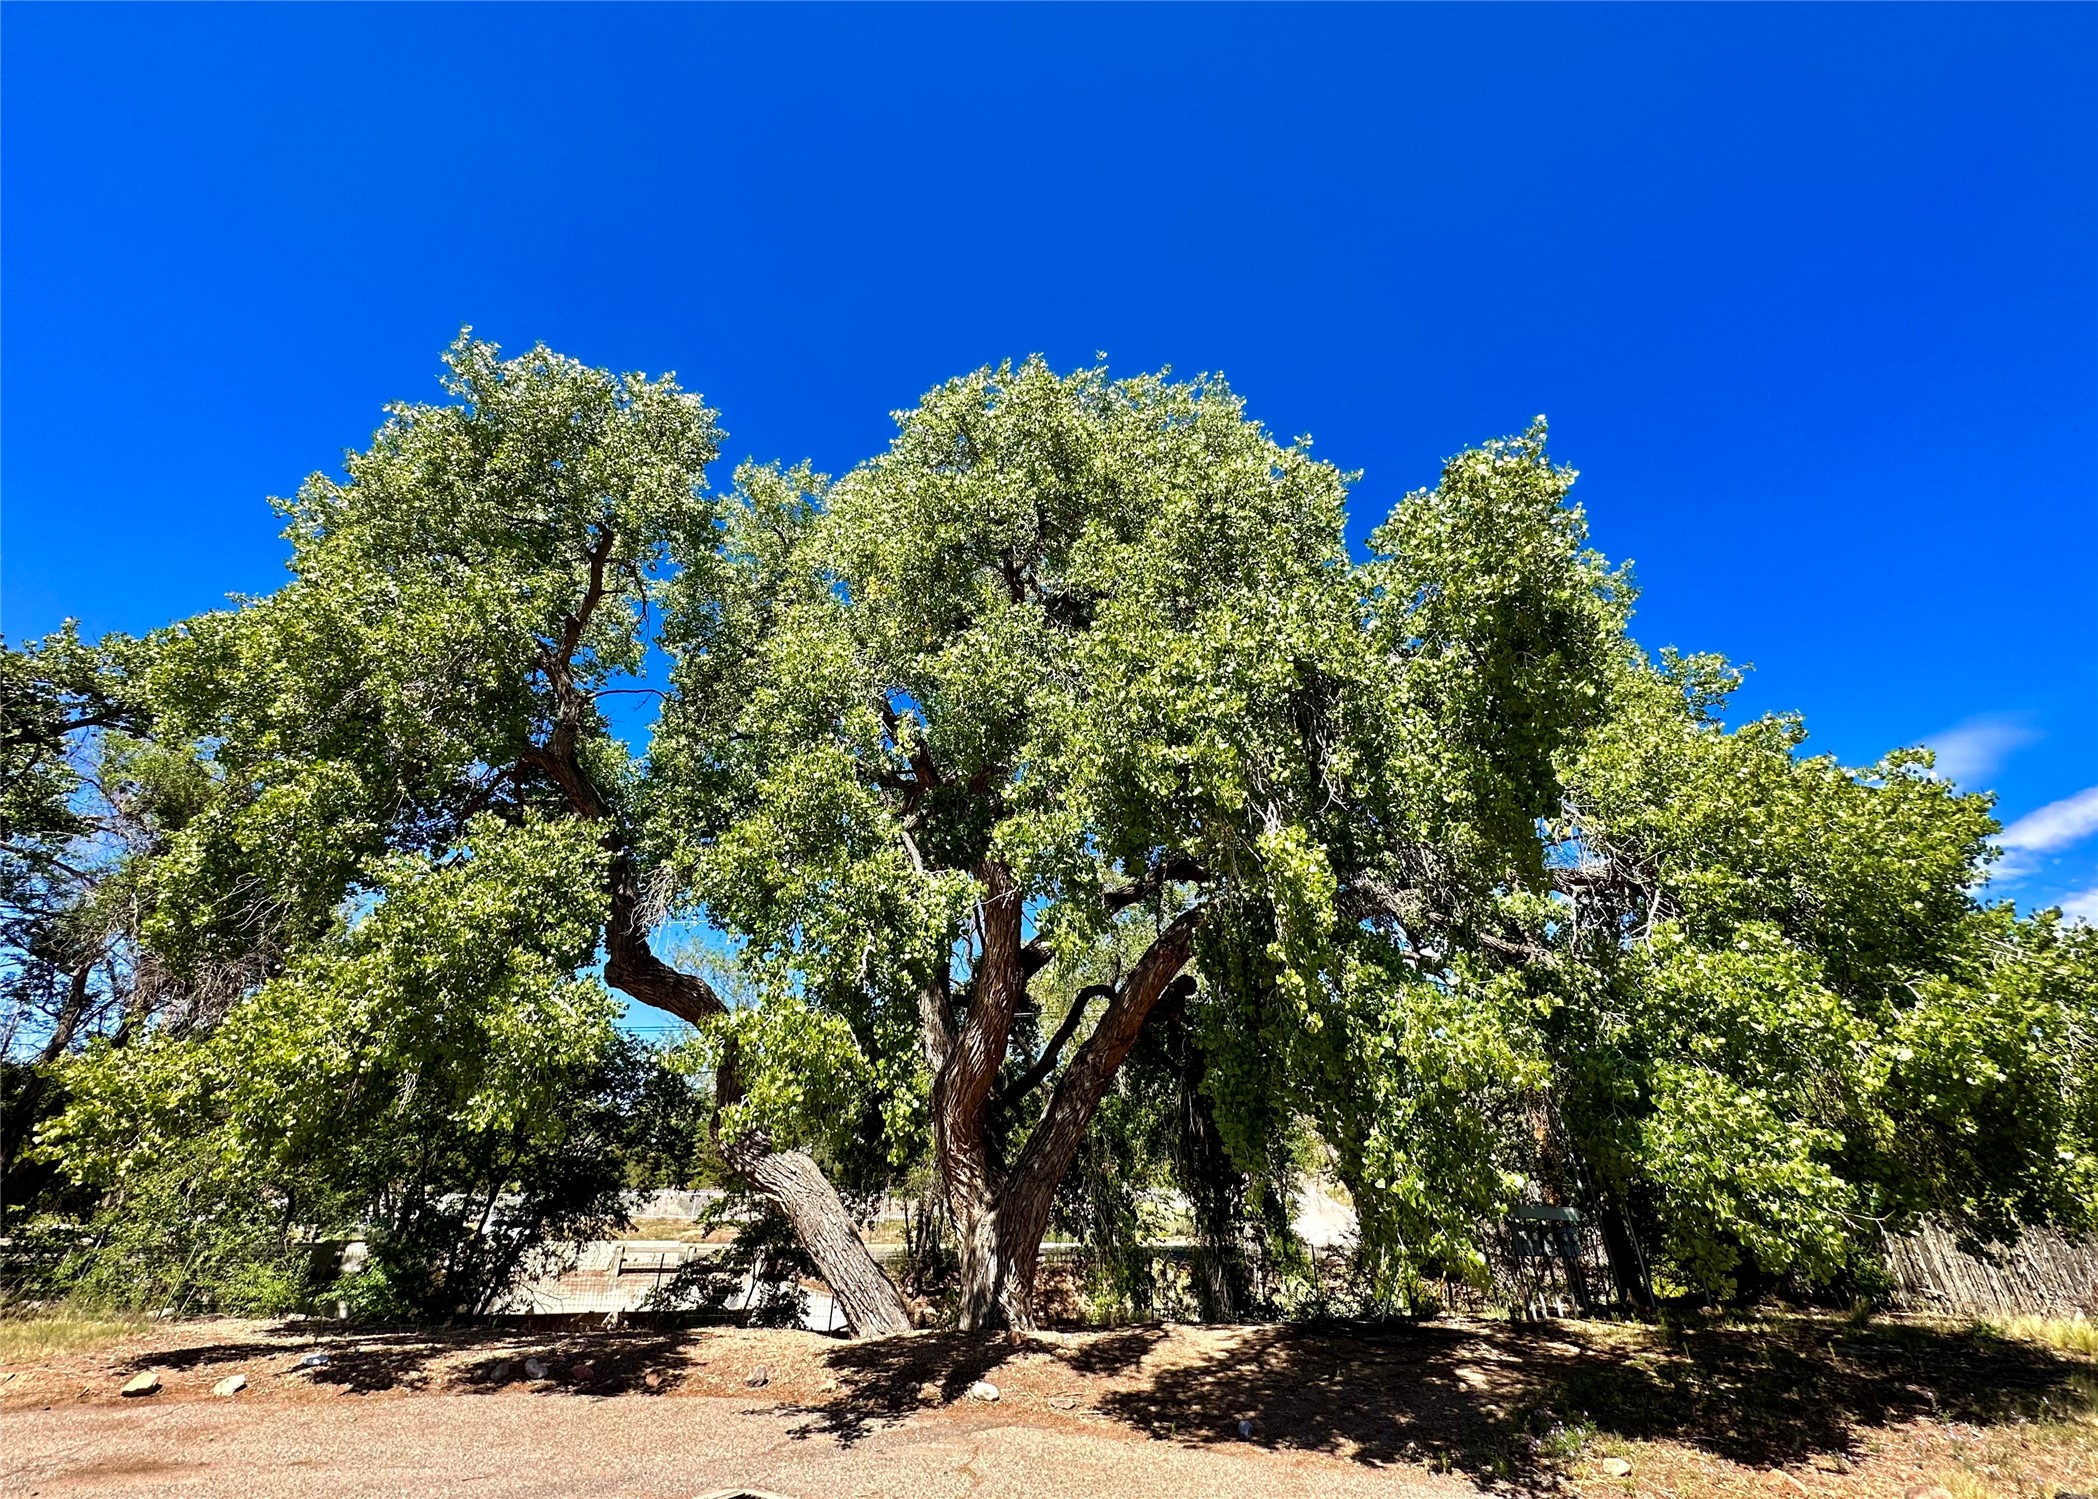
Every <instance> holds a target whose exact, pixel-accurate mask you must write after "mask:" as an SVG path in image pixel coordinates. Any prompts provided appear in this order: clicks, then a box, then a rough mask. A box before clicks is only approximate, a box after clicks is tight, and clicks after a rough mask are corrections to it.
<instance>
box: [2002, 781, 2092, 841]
mask: <svg viewBox="0 0 2098 1499" xmlns="http://www.w3.org/2000/svg"><path fill="white" fill-rule="evenodd" d="M2093 833H2098V786H2087V787H2085V788H2084V789H2083V790H2082V791H2079V792H2077V793H2076V794H2075V795H2074V796H2065V797H2063V798H2062V799H2061V800H2060V801H2058V802H2049V803H2048V804H2047V805H2046V806H2044V807H2041V808H2040V809H2039V810H2038V811H2035V812H2028V813H2026V814H2025V815H2024V816H2023V817H2021V818H2019V819H2018V820H2017V821H2016V822H2014V823H2012V824H2011V825H2010V826H2009V827H2007V828H2005V829H2004V830H2003V832H2002V833H2001V834H2000V835H1999V836H1998V837H1997V839H1996V841H1997V842H1998V843H2000V844H2002V845H2003V846H2004V847H2005V848H2006V849H2009V850H2011V851H2012V852H2014V853H2028V854H2043V853H2046V852H2047V851H2048V850H2050V849H2057V848H2067V847H2068V846H2069V845H2070V844H2072V843H2080V842H2082V841H2083V840H2084V839H2085V838H2088V837H2090V836H2091V834H2093Z"/></svg>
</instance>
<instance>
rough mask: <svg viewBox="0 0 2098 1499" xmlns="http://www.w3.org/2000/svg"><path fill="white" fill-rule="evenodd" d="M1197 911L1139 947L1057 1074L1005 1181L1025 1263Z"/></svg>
mask: <svg viewBox="0 0 2098 1499" xmlns="http://www.w3.org/2000/svg"><path fill="white" fill-rule="evenodd" d="M1204 914H1205V908H1203V907H1200V906H1198V907H1196V908H1195V909H1194V910H1192V911H1184V912H1182V913H1181V914H1180V915H1178V916H1176V917H1174V918H1173V920H1172V921H1170V922H1168V923H1167V924H1166V928H1165V930H1164V931H1162V932H1160V933H1159V934H1158V936H1157V937H1156V938H1154V939H1153V940H1152V942H1151V945H1150V946H1149V947H1148V948H1146V949H1145V950H1144V955H1143V956H1142V957H1141V958H1139V959H1137V962H1136V966H1135V967H1134V968H1132V969H1131V970H1130V972H1129V976H1128V977H1127V978H1125V979H1124V980H1123V981H1122V983H1121V986H1120V987H1119V988H1117V989H1116V990H1115V994H1114V998H1112V999H1111V1000H1109V1001H1108V1005H1107V1013H1106V1014H1104V1015H1102V1016H1101V1017H1100V1023H1099V1024H1098V1025H1096V1026H1094V1027H1093V1033H1092V1034H1091V1035H1090V1036H1087V1037H1086V1039H1085V1044H1084V1045H1082V1046H1080V1047H1079V1048H1078V1052H1077V1054H1076V1055H1075V1056H1073V1057H1072V1058H1071V1065H1070V1066H1068V1067H1066V1068H1065V1069H1064V1074H1063V1076H1062V1077H1061V1078H1059V1079H1057V1084H1056V1090H1055V1092H1053V1093H1052V1094H1050V1096H1049V1107H1048V1108H1047V1109H1046V1110H1045V1111H1044V1112H1043V1114H1042V1118H1041V1122H1040V1123H1038V1124H1037V1125H1035V1127H1034V1132H1033V1133H1032V1134H1031V1135H1029V1136H1028V1137H1027V1146H1026V1148H1025V1149H1024V1150H1023V1151H1022V1152H1021V1153H1020V1159H1019V1161H1018V1163H1017V1164H1016V1165H1015V1166H1014V1167H1013V1171H1012V1175H1011V1177H1010V1179H1009V1182H1008V1188H1007V1197H1008V1199H1009V1204H1008V1206H1007V1208H1006V1210H1005V1211H1006V1215H1007V1217H1008V1223H1007V1225H1006V1227H1007V1230H1008V1231H1009V1232H1010V1233H1012V1234H1015V1235H1017V1236H1018V1237H1017V1238H1015V1239H1014V1240H1013V1245H1014V1248H1015V1250H1016V1251H1017V1252H1020V1253H1024V1254H1027V1255H1028V1259H1029V1266H1030V1269H1031V1268H1032V1252H1033V1249H1034V1248H1036V1247H1038V1246H1039V1245H1040V1243H1041V1233H1042V1230H1043V1228H1045V1227H1046V1226H1047V1224H1048V1212H1049V1203H1050V1201H1051V1200H1052V1199H1053V1198H1054V1197H1055V1195H1056V1188H1057V1184H1058V1183H1059V1182H1061V1181H1062V1180H1063V1179H1064V1176H1065V1174H1066V1173H1067V1172H1068V1171H1069V1170H1070V1168H1071V1160H1072V1158H1073V1156H1075V1155H1076V1153H1077V1151H1078V1144H1079V1141H1080V1140H1081V1139H1083V1138H1084V1136H1085V1128H1086V1125H1087V1124H1088V1123H1089V1122H1090V1121H1091V1120H1092V1117H1093V1111H1094V1110H1095V1109H1097V1108H1098V1107H1099V1105H1100V1100H1101V1098H1102V1097H1104V1096H1105V1095H1106V1093H1107V1088H1108V1084H1109V1083H1111V1082H1113V1081H1114V1075H1115V1072H1116V1071H1117V1069H1119V1068H1120V1067H1121V1065H1122V1062H1123V1060H1124V1059H1125V1058H1126V1057H1127V1056H1128V1055H1129V1049H1130V1047H1132V1046H1134V1045H1135V1044H1136V1038H1137V1036H1138V1035H1139V1034H1140V1033H1141V1032H1142V1030H1143V1028H1144V1021H1145V1019H1146V1018H1148V1017H1149V1015H1150V1013H1151V1008H1152V1006H1153V1005H1155V1004H1157V1003H1158V1001H1159V998H1160V996H1162V995H1163V994H1164V993H1165V992H1166V986H1167V985H1168V984H1170V983H1172V981H1173V980H1174V979H1175V978H1176V977H1178V976H1179V974H1180V971H1181V969H1183V968H1185V967H1186V966H1187V961H1188V957H1189V955H1190V954H1191V953H1192V952H1193V951H1194V941H1195V931H1196V929H1197V928H1198V927H1199V926H1200V925H1201V924H1202V918H1203V916H1204ZM1030 1234H1031V1235H1032V1238H1031V1239H1029V1238H1028V1235H1030Z"/></svg>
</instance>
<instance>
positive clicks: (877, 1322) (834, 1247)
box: [722, 1130, 911, 1338]
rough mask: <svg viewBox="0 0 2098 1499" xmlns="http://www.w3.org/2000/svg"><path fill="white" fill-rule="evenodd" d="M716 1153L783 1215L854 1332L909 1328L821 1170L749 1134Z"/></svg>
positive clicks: (904, 1309)
mask: <svg viewBox="0 0 2098 1499" xmlns="http://www.w3.org/2000/svg"><path fill="white" fill-rule="evenodd" d="M722 1153H723V1154H724V1155H726V1156H727V1157H728V1162H729V1164H730V1165H731V1166H733V1167H735V1168H736V1170H737V1171H738V1172H740V1173H741V1174H742V1175H744V1176H746V1177H748V1178H749V1179H750V1181H751V1184H752V1185H753V1186H755V1187H756V1188H757V1189H758V1190H759V1191H760V1192H762V1193H763V1194H764V1196H765V1200H766V1201H768V1202H770V1203H772V1204H773V1205H774V1206H775V1207H777V1208H778V1209H779V1210H780V1211H781V1212H782V1213H784V1214H785V1215H786V1218H787V1221H788V1222H789V1223H790V1224H792V1225H793V1226H794V1237H795V1238H796V1239H798V1240H799V1241H800V1242H801V1247H802V1248H803V1249H805V1250H807V1251H808V1255H809V1258H810V1259H812V1260H814V1261H815V1262H816V1268H817V1269H819V1270H821V1271H822V1272H823V1279H824V1281H825V1283H826V1284H828V1285H829V1286H830V1289H831V1294H832V1295H833V1296H835V1297H837V1299H838V1306H839V1307H840V1309H842V1310H843V1311H844V1313H845V1320H846V1321H847V1322H848V1323H849V1324H850V1325H851V1327H852V1330H853V1332H854V1333H855V1334H857V1335H858V1336H860V1337H863V1338H868V1337H875V1338H880V1337H892V1336H894V1335H895V1334H897V1333H904V1332H909V1331H910V1330H911V1309H910V1306H909V1304H908V1303H907V1302H905V1301H904V1299H903V1293H902V1292H900V1291H898V1290H897V1289H896V1286H895V1284H894V1283H893V1282H892V1281H891V1280H890V1279H889V1277H888V1275H887V1274H886V1273H884V1272H883V1270H882V1268H881V1266H880V1265H878V1264H876V1263H875V1260H874V1256H873V1255H872V1254H870V1253H869V1252H868V1250H867V1246H866V1243H865V1242H864V1241H863V1240H862V1239H861V1238H860V1236H859V1233H858V1232H857V1230H856V1229H855V1228H854V1225H853V1221H852V1215H851V1214H850V1213H848V1212H847V1211H846V1209H845V1204H844V1203H843V1202H842V1201H840V1200H839V1197H838V1194H837V1192H836V1190H835V1189H834V1188H832V1186H831V1184H830V1179H829V1178H828V1177H826V1176H825V1175H824V1174H823V1168H822V1167H820V1166H818V1165H817V1164H816V1163H815V1161H813V1160H811V1159H810V1158H809V1157H808V1156H807V1155H805V1154H804V1153H803V1152H801V1151H798V1150H774V1149H773V1148H772V1142H771V1141H770V1140H767V1139H766V1138H765V1137H764V1136H763V1135H762V1134H761V1133H759V1132H757V1131H755V1130H750V1131H745V1132H744V1133H743V1134H741V1135H738V1136H737V1137H736V1138H735V1139H733V1140H730V1141H728V1142H727V1143H726V1144H725V1145H724V1147H723V1152H722Z"/></svg>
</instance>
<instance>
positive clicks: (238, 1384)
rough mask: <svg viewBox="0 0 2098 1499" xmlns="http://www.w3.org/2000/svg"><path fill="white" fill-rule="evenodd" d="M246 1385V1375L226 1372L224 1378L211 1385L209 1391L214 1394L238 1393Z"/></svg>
mask: <svg viewBox="0 0 2098 1499" xmlns="http://www.w3.org/2000/svg"><path fill="white" fill-rule="evenodd" d="M247 1387H248V1376H247V1375H245V1374H228V1375H227V1376H226V1377H225V1378H224V1379H222V1380H220V1381H219V1382H218V1383H217V1384H215V1385H213V1386H212V1387H211V1393H212V1394H214V1395H238V1394H239V1393H240V1392H241V1391H242V1390H245V1389H246V1388H247Z"/></svg>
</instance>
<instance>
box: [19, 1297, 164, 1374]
mask: <svg viewBox="0 0 2098 1499" xmlns="http://www.w3.org/2000/svg"><path fill="white" fill-rule="evenodd" d="M145 1327H146V1319H145V1318H144V1317H143V1316H140V1315H137V1314H135V1313H130V1312H89V1311H82V1310H80V1309H79V1308H77V1307H71V1306H65V1305H62V1304H61V1305H59V1306H55V1307H48V1308H45V1309H43V1310H40V1311H35V1312H27V1313H15V1314H11V1315H9V1316H5V1317H0V1365H6V1364H34V1363H41V1362H42V1361H44V1360H45V1359H49V1358H57V1357H59V1356H61V1355H63V1354H68V1353H87V1352H92V1351H93V1350H94V1349H97V1348H106V1347H108V1346H109V1345H110V1344H112V1343H117V1342H121V1341H122V1340H124V1339H125V1338H128V1337H131V1336H132V1335H134V1334H135V1333H138V1332H142V1331H143V1330H144V1329H145Z"/></svg>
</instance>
